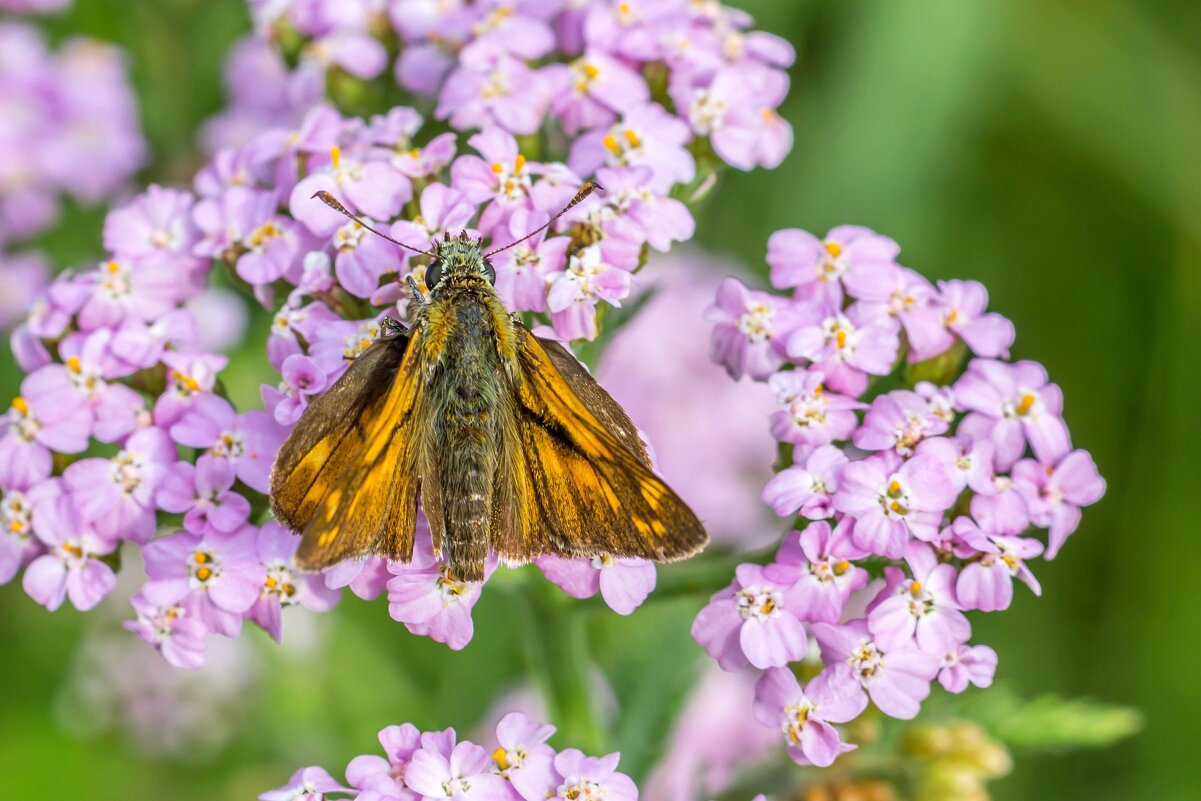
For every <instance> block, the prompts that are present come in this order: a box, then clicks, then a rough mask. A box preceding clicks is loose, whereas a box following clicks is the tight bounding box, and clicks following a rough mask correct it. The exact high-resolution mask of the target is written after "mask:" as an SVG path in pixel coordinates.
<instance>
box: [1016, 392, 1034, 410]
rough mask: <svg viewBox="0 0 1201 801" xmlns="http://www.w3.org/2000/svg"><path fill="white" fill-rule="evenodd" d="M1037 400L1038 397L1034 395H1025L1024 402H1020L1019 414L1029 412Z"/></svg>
mask: <svg viewBox="0 0 1201 801" xmlns="http://www.w3.org/2000/svg"><path fill="white" fill-rule="evenodd" d="M1035 400H1037V399H1036V398H1035V397H1034V396H1033V395H1023V396H1022V402H1021V403H1019V404H1018V414H1028V413H1029V412H1030V409H1031V408H1032V407H1033V406H1034V401H1035Z"/></svg>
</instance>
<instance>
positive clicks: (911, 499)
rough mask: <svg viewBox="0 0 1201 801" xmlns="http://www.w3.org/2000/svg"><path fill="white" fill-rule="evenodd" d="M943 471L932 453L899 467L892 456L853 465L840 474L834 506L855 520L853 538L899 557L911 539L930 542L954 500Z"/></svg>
mask: <svg viewBox="0 0 1201 801" xmlns="http://www.w3.org/2000/svg"><path fill="white" fill-rule="evenodd" d="M955 497H956V493H955V488H954V484H953V483H952V482H951V479H950V477H949V476H948V475H947V470H946V468H945V467H944V466H943V464H942V462H940V461H939V460H938V459H937V458H935V457H933V456H930V455H928V454H927V455H919V456H914V457H913V458H912V459H910V460H909V461H907V462H904V463H903V464H902V463H900V462H899V460H898V459H897V457H895V456H894V455H892V454H890V453H887V452H885V453H883V454H879V455H876V456H869V457H868V458H867V459H864V460H863V461H860V462H852V463H851V464H848V465H847V466H846V467H844V468H843V469H842V473H841V474H840V475H839V491H838V493H837V494H836V495H835V496H834V508H835V509H837V510H838V511H840V512H844V513H846V514H848V515H850V516H851V517H853V518H855V528H854V531H853V536H852V538H853V540H854V542H855V544H856V545H857V546H859V547H861V548H864V549H866V550H868V551H871V552H872V553H874V554H879V555H881V556H887V557H888V558H889V559H900V558H901V557H902V556H903V555H904V553H905V545H906V543H907V542H908V537H909V535H912V536H914V537H917V538H918V539H920V540H925V541H927V542H928V541H930V540H933V539H934V538H935V536H937V534H938V527H939V523H940V522H941V520H942V514H943V512H945V511H946V510H947V509H949V508H951V505H952V504H953V503H954V502H955Z"/></svg>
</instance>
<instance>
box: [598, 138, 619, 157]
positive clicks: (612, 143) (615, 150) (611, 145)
mask: <svg viewBox="0 0 1201 801" xmlns="http://www.w3.org/2000/svg"><path fill="white" fill-rule="evenodd" d="M601 141H602V142H604V144H605V147H606V148H607V149H608V150H609V152H610V153H612V154H613V155H614V156H620V155H621V145H619V144H617V137H616V136H614V135H613V134H609V135H608V136H606V137H605V138H604V139H602V140H601Z"/></svg>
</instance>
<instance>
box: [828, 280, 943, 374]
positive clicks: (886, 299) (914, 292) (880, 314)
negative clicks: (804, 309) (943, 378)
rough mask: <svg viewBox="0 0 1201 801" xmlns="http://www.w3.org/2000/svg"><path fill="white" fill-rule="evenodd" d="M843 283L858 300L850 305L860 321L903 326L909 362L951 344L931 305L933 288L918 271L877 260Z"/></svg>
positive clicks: (937, 352)
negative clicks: (907, 345)
mask: <svg viewBox="0 0 1201 801" xmlns="http://www.w3.org/2000/svg"><path fill="white" fill-rule="evenodd" d="M845 283H846V288H847V294H849V295H850V296H851V297H853V298H857V299H858V303H856V304H855V305H854V307H853V308H855V309H856V310H858V312H859V315H860V317H861V318H862V319H863V320H874V321H876V322H877V323H880V324H884V325H889V326H891V327H892V328H893V329H894V330H896V329H897V328H899V327H903V328H904V329H905V334H906V336H907V337H908V340H909V347H910V351H909V361H911V362H916V361H921V360H922V359H928V358H930V357H931V356H936V355H938V354H939V353H941V352H942V351H944V350H946V349H947V348H949V347H950V346H951V343H952V341H953V340H952V339H950V338H948V337H947V336H946V331H945V330H944V326H943V318H942V316H941V314H940V313H939V310H938V308H937V307H936V306H935V305H934V299H935V295H934V287H933V286H931V285H930V282H929V281H927V280H926V279H925V278H924V277H923V276H922V275H920V274H919V273H917V272H914V271H913V270H910V269H909V268H907V267H901V266H899V265H897V264H894V263H890V262H881V261H877V262H872V263H868V264H863V265H862V266H860V267H858V268H857V269H855V270H854V271H853V272H851V273H849V274H848V275H847V277H846V280H845Z"/></svg>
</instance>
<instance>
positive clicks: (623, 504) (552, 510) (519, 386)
mask: <svg viewBox="0 0 1201 801" xmlns="http://www.w3.org/2000/svg"><path fill="white" fill-rule="evenodd" d="M517 349H518V364H519V370H518V376H517V377H516V379H515V385H516V386H515V389H514V394H515V396H516V397H515V400H516V404H515V406H516V410H515V414H514V420H515V422H514V425H513V426H512V429H511V430H509V431H507V432H506V450H508V451H510V453H511V454H514V455H511V457H510V458H511V459H512V461H514V462H516V463H517V468H518V469H516V470H515V476H514V479H513V483H512V484H511V485H510V486H511V492H512V493H513V495H514V496H515V497H516V498H517V501H518V504H519V505H520V506H521V507H522V508H523V509H524V510H526V512H525V519H524V520H521V521H518V524H517V525H516V526H514V529H513V530H511V531H504V530H502V531H500V532H497V537H496V539H497V541H496V543H495V544H496V548H497V551H498V552H499V554H500V555H501V556H502V557H504V558H507V559H510V560H515V561H521V560H527V559H531V558H534V557H537V556H539V555H540V554H541V553H543V552H553V553H557V554H559V555H562V556H567V557H573V556H595V555H600V554H607V555H610V556H630V557H644V558H648V559H655V560H658V561H665V560H671V559H680V558H683V557H686V556H689V555H691V554H693V553H695V552H696V551H698V550H699V549H700V548H701V547H703V546H704V544H705V542H706V541H707V536H706V534H705V531H704V528H703V527H702V526H701V523H700V521H699V520H697V518H696V515H695V514H693V512H692V510H690V509H689V508H688V506H687V505H686V504H685V503H684V502H683V501H682V500H681V499H680V497H679V496H678V495H676V494H675V493H674V492H673V491H672V490H671V489H670V488H669V487H668V486H667V485H666V484H664V483H663V481H662V480H661V479H660V478H659V477H658V476H656V475H655V474H654V472H653V471H652V470H651V467H650V462H649V458H648V457H647V455H646V449H645V446H644V445H643V444H642V441H641V439H640V438H639V437H638V434H637V430H636V429H635V428H634V425H633V423H631V422H630V420H629V418H628V417H627V416H626V415H625V413H624V412H622V411H621V409H620V407H619V406H618V405H617V403H616V402H615V401H614V400H613V399H612V398H611V397H609V395H608V393H606V392H605V391H604V389H602V388H601V386H600V385H599V384H597V383H596V381H595V379H593V378H592V376H591V375H589V374H588V372H587V370H585V369H584V367H583V366H582V365H580V364H579V363H578V362H577V361H576V360H575V358H574V357H572V356H571V354H570V353H568V352H567V351H566V350H564V349H563V348H562V346H559V345H558V344H557V343H550V342H542V341H540V340H538V338H536V337H535V336H534V335H533V334H531V333H530V332H529V331H528V330H527V329H525V328H524V327H523V326H520V325H518V326H517Z"/></svg>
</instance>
